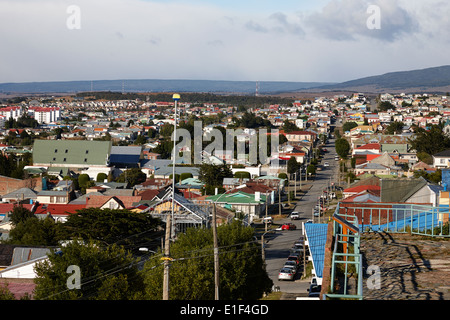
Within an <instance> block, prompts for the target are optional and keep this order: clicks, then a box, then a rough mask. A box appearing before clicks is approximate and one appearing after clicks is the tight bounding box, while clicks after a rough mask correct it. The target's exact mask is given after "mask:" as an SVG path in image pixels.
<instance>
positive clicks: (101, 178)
mask: <svg viewBox="0 0 450 320" xmlns="http://www.w3.org/2000/svg"><path fill="white" fill-rule="evenodd" d="M105 179H108V175H107V174H106V173H104V172H99V173H98V174H97V182H103V181H105Z"/></svg>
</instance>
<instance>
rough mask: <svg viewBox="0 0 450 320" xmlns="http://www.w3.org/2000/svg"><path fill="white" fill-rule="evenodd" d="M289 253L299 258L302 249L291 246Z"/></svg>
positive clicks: (301, 254)
mask: <svg viewBox="0 0 450 320" xmlns="http://www.w3.org/2000/svg"><path fill="white" fill-rule="evenodd" d="M289 255H290V256H296V257H298V258H301V257H302V256H303V249H299V248H291V250H290V251H289Z"/></svg>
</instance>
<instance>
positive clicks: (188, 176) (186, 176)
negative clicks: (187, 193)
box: [180, 172, 193, 181]
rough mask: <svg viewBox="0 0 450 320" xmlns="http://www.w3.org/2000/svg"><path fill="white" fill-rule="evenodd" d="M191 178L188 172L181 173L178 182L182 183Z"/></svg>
mask: <svg viewBox="0 0 450 320" xmlns="http://www.w3.org/2000/svg"><path fill="white" fill-rule="evenodd" d="M192 177H193V176H192V173H190V172H183V173H181V174H180V181H183V180H185V179H188V178H192Z"/></svg>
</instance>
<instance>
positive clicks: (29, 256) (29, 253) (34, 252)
mask: <svg viewBox="0 0 450 320" xmlns="http://www.w3.org/2000/svg"><path fill="white" fill-rule="evenodd" d="M49 252H50V249H48V248H29V247H17V248H14V253H13V256H12V259H11V266H14V265H16V264H19V263H23V262H27V261H30V260H34V259H37V258H40V257H43V256H46V255H47V253H49Z"/></svg>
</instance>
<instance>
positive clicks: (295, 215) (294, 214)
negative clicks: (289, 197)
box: [290, 211, 300, 220]
mask: <svg viewBox="0 0 450 320" xmlns="http://www.w3.org/2000/svg"><path fill="white" fill-rule="evenodd" d="M290 217H291V220H298V219H300V215H299V213H298V211H292V212H291V215H290Z"/></svg>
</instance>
